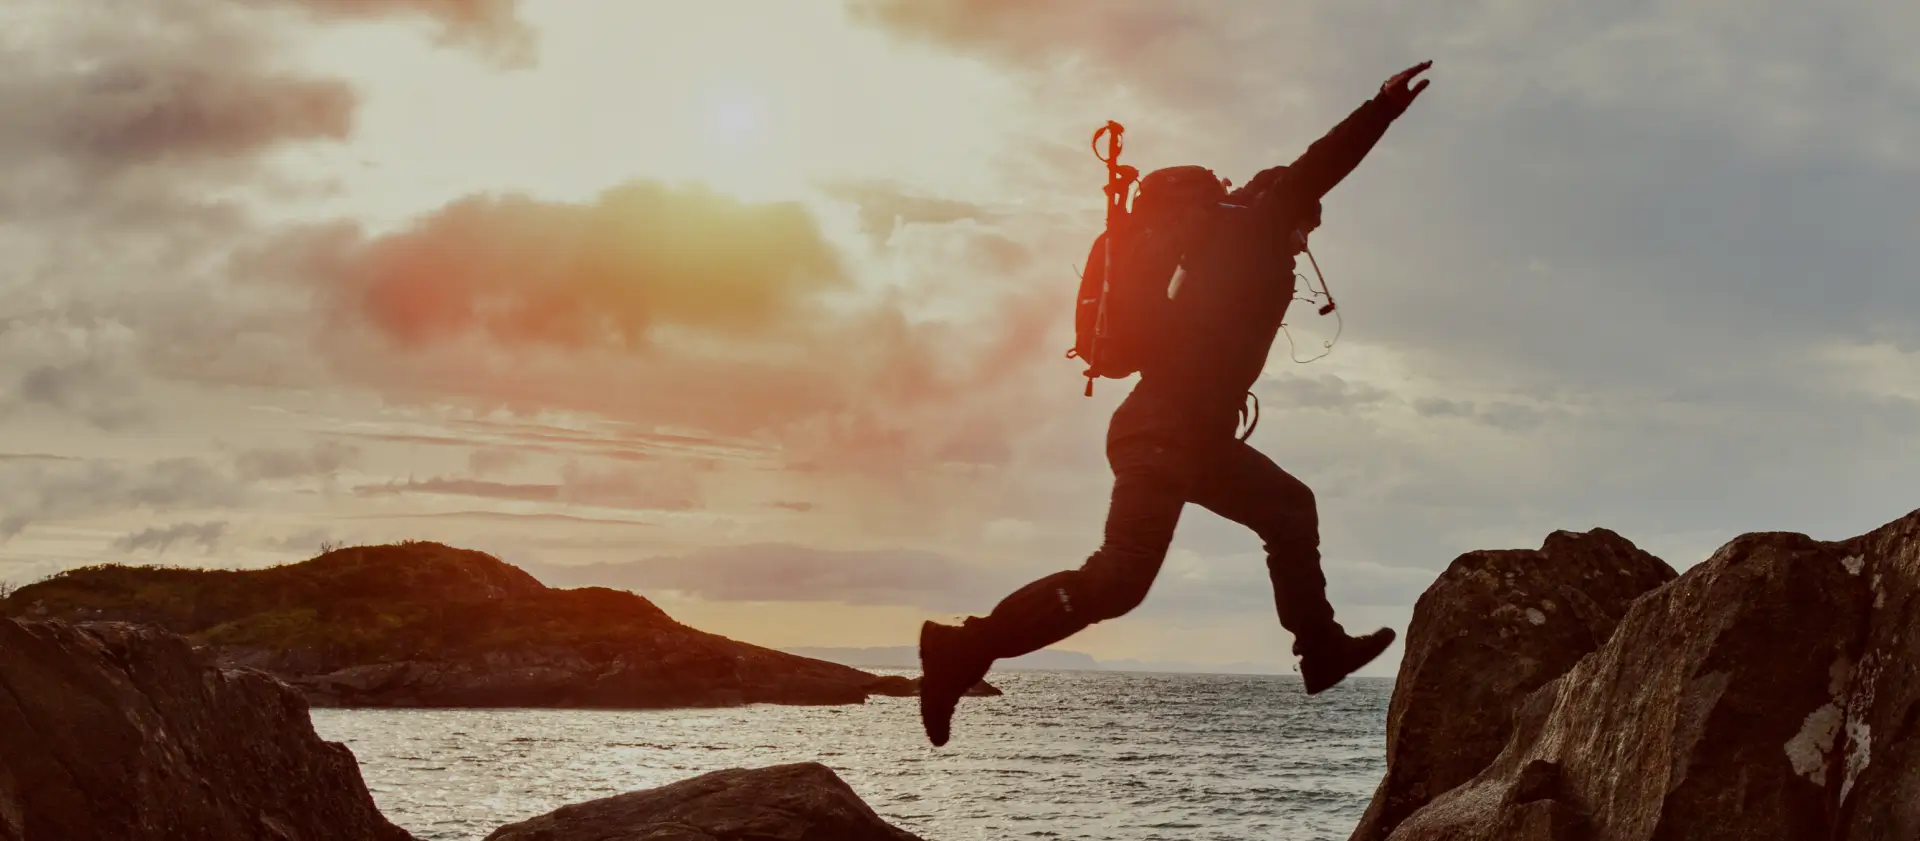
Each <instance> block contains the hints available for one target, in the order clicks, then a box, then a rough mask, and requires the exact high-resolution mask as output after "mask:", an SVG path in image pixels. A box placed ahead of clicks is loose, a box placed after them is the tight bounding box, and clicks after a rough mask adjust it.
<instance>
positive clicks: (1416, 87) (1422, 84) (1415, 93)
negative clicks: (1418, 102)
mask: <svg viewBox="0 0 1920 841" xmlns="http://www.w3.org/2000/svg"><path fill="white" fill-rule="evenodd" d="M1431 82H1433V80H1432V79H1421V80H1420V84H1417V85H1414V86H1413V93H1411V94H1408V95H1407V98H1408V99H1412V98H1413V97H1416V96H1419V95H1420V92H1421V91H1423V90H1426V89H1427V85H1428V84H1430V83H1431Z"/></svg>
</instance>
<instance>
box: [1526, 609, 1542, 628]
mask: <svg viewBox="0 0 1920 841" xmlns="http://www.w3.org/2000/svg"><path fill="white" fill-rule="evenodd" d="M1527 621H1528V622H1532V623H1533V624H1535V625H1545V624H1547V615H1546V614H1544V613H1541V612H1540V609H1539V608H1533V607H1530V608H1527Z"/></svg>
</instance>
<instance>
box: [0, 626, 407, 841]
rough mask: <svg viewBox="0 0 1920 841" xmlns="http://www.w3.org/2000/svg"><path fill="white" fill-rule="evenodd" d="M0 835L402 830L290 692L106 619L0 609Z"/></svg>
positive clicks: (158, 840) (293, 837)
mask: <svg viewBox="0 0 1920 841" xmlns="http://www.w3.org/2000/svg"><path fill="white" fill-rule="evenodd" d="M0 746H4V747H3V748H0V839H7V841H75V840H76V839H86V838H112V839H125V841H174V839H184V838H191V839H195V841H226V840H227V839H234V841H240V839H246V841H253V839H279V840H280V841H327V840H328V839H342V841H347V840H348V839H352V840H353V841H361V840H362V839H364V841H411V839H412V836H411V835H409V834H408V833H406V832H405V831H403V830H401V829H400V828H398V827H395V826H394V825H393V824H391V823H389V822H388V821H387V820H386V818H384V817H382V816H381V814H380V812H379V810H378V809H376V808H375V806H374V803H373V799H372V797H371V795H369V794H368V793H367V788H366V785H365V784H364V782H363V781H362V779H361V777H360V768H359V766H358V764H356V763H355V761H354V757H353V754H352V753H351V752H350V751H349V750H348V749H347V748H346V747H345V746H343V745H340V744H337V743H334V742H327V741H323V740H321V739H320V737H319V736H318V735H316V734H315V733H314V730H313V726H312V724H311V723H310V722H309V721H308V719H307V706H306V703H305V702H304V701H303V700H302V699H301V697H300V695H299V694H298V693H296V692H294V691H293V690H291V689H289V688H287V687H286V686H283V685H281V684H280V683H278V682H277V681H275V680H273V679H272V678H271V677H268V676H266V675H263V674H259V673H256V672H250V671H244V670H223V669H219V668H215V667H214V666H212V665H211V664H209V663H208V662H206V660H205V659H204V658H203V657H201V656H200V655H197V654H196V653H195V652H194V651H193V650H192V648H191V647H190V646H189V645H188V644H187V642H186V641H185V640H183V639H181V638H179V637H177V636H174V635H172V634H167V633H164V632H160V631H157V630H154V629H151V628H145V627H139V626H134V625H125V624H117V623H101V624H85V625H70V624H67V623H64V622H34V621H18V620H7V619H0Z"/></svg>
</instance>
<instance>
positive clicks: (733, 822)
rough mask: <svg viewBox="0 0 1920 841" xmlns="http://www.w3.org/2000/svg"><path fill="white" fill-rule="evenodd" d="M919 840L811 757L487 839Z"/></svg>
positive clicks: (510, 828) (710, 777)
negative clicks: (890, 820) (889, 820)
mask: <svg viewBox="0 0 1920 841" xmlns="http://www.w3.org/2000/svg"><path fill="white" fill-rule="evenodd" d="M771 839H779V841H919V839H918V838H917V836H914V835H913V834H911V833H908V832H906V831H905V830H902V829H899V828H897V827H895V826H893V825H891V824H888V823H887V822H886V821H884V820H882V819H881V818H880V816H879V815H878V814H876V813H875V812H874V811H873V809H872V807H870V806H868V805H867V804H866V802H865V801H862V800H861V799H860V796H859V795H857V794H855V793H854V792H853V789H852V788H850V787H849V786H848V785H847V784H846V782H845V781H843V780H841V779H840V777H839V775H837V774H835V773H833V771H832V770H830V769H828V768H827V767H826V766H824V765H820V764H818V763H813V762H804V763H796V764H792V765H776V766H771V767H767V768H755V769H738V768H736V769H731V770H726V771H715V772H713V773H710V774H703V775H701V776H698V777H693V778H691V779H687V780H681V781H680V782H677V783H673V784H671V785H667V786H662V787H660V788H653V789H645V790H642V791H633V792H628V793H626V794H620V795H615V796H613V797H605V798H601V799H599V800H590V801H587V802H585V803H575V804H572V805H568V806H562V807H560V808H559V809H556V810H554V811H552V812H549V813H547V814H545V815H541V816H539V817H535V818H529V819H527V820H524V821H520V822H518V823H511V824H507V825H506V826H503V827H500V828H499V829H497V830H494V831H493V834H491V835H488V836H487V838H486V841H771Z"/></svg>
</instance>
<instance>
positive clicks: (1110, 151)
mask: <svg viewBox="0 0 1920 841" xmlns="http://www.w3.org/2000/svg"><path fill="white" fill-rule="evenodd" d="M1126 131H1127V129H1126V127H1125V126H1122V125H1120V124H1119V123H1116V122H1114V121H1112V120H1108V121H1107V124H1106V125H1104V126H1101V127H1100V128H1099V129H1097V130H1095V131H1094V133H1093V156H1094V157H1096V158H1099V159H1100V160H1101V161H1103V162H1105V163H1106V165H1107V166H1108V167H1109V168H1112V167H1113V165H1114V164H1117V163H1119V162H1120V150H1121V149H1122V148H1125V146H1126V144H1125V143H1124V142H1122V141H1121V139H1120V136H1121V135H1122V134H1125V133H1126ZM1103 134H1104V135H1106V136H1107V153H1106V154H1104V155H1102V154H1100V136H1101V135H1103Z"/></svg>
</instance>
